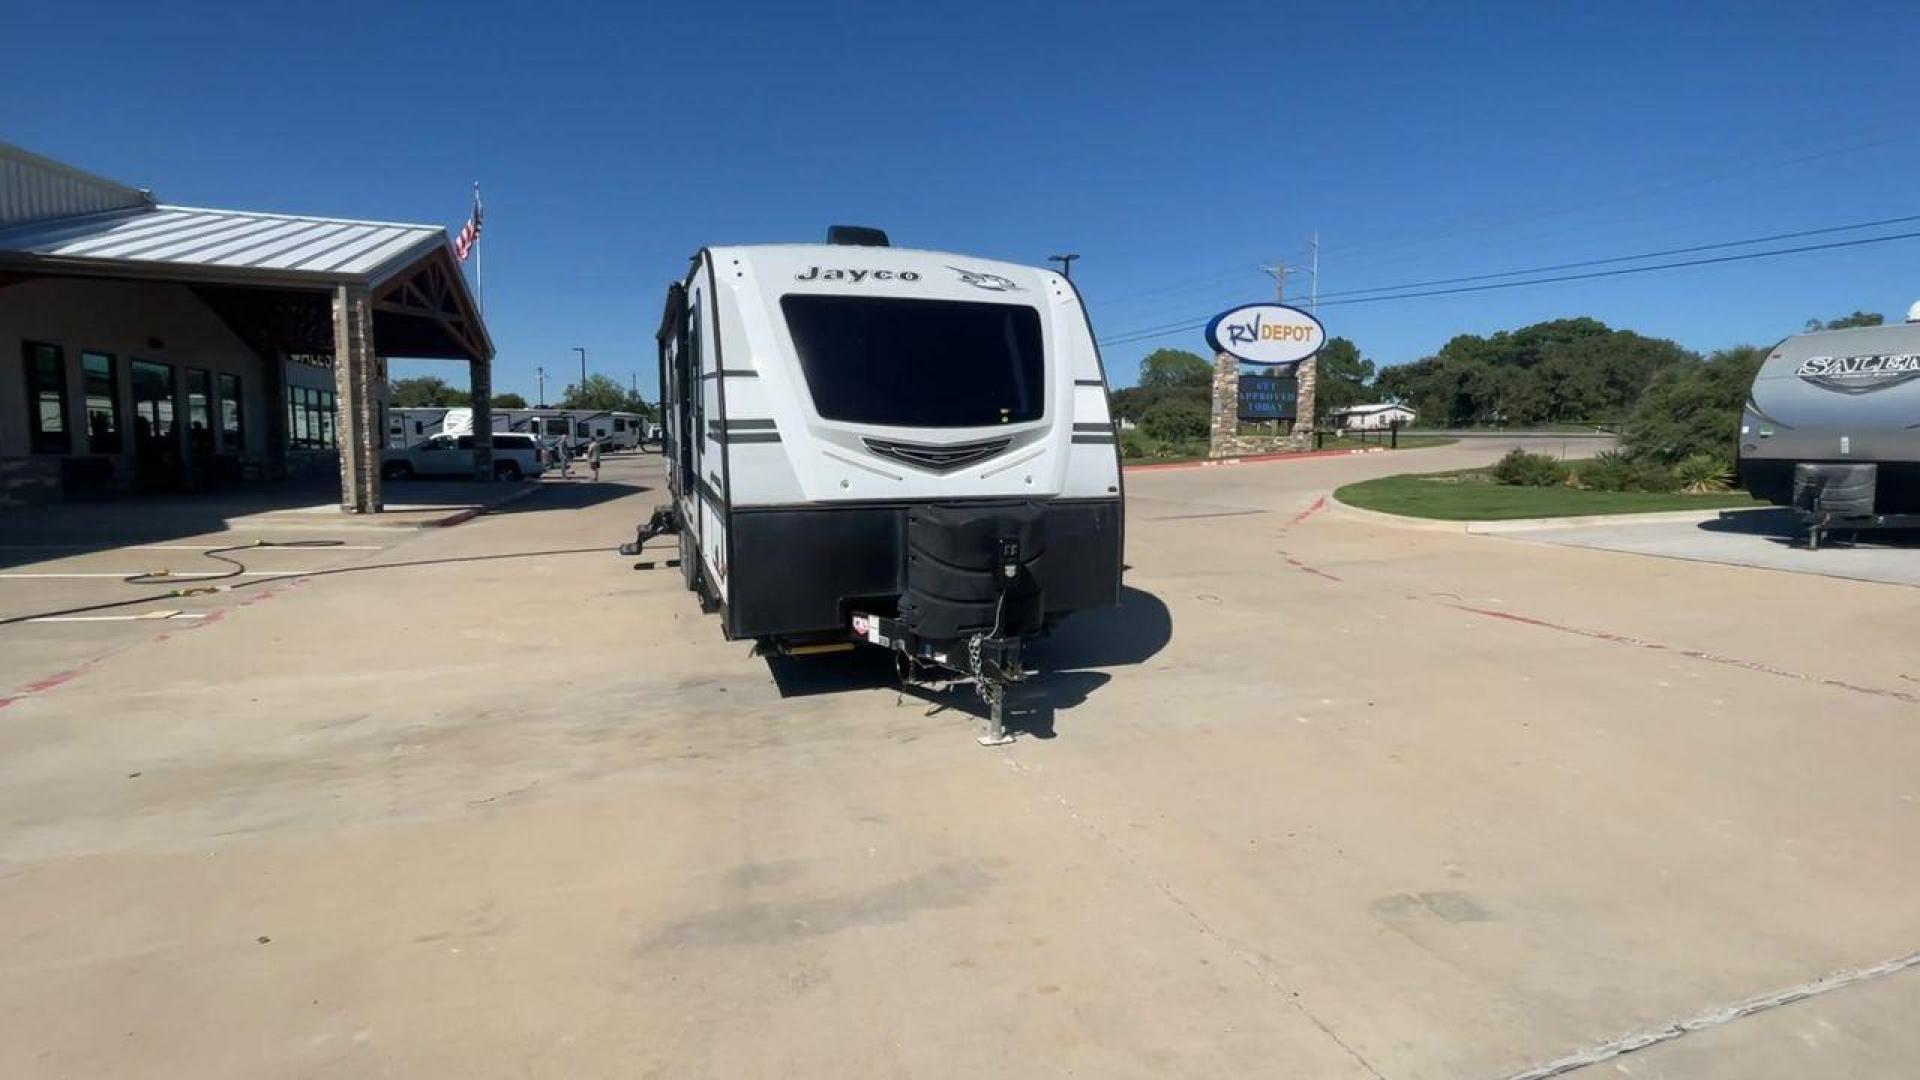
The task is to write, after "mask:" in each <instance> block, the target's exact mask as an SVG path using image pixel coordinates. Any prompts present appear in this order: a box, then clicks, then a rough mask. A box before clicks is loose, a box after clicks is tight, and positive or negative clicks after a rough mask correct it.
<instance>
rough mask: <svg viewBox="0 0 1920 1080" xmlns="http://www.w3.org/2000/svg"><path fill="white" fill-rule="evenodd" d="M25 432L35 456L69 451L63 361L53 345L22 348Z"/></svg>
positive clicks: (64, 359) (62, 357)
mask: <svg viewBox="0 0 1920 1080" xmlns="http://www.w3.org/2000/svg"><path fill="white" fill-rule="evenodd" d="M25 352H26V368H27V430H28V431H29V432H31V433H32V445H33V452H34V453H36V454H64V453H67V452H68V451H70V450H72V449H73V442H72V440H71V439H70V438H69V437H68V434H67V358H66V355H65V354H64V353H62V352H61V350H60V347H59V346H57V345H41V344H39V343H37V342H32V341H29V342H27V343H26V344H25Z"/></svg>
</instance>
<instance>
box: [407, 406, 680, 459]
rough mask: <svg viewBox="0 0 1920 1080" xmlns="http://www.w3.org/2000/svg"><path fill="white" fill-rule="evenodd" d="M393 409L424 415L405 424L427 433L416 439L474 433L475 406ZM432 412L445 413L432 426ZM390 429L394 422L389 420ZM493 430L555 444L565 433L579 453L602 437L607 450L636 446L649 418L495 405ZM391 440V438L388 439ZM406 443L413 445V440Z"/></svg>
mask: <svg viewBox="0 0 1920 1080" xmlns="http://www.w3.org/2000/svg"><path fill="white" fill-rule="evenodd" d="M391 412H392V413H399V412H406V413H410V414H411V413H419V414H421V419H414V420H410V421H409V422H408V424H407V425H406V427H407V430H408V431H410V432H413V431H415V429H421V430H423V431H424V434H420V433H418V432H415V434H414V436H413V441H414V442H418V441H419V440H420V439H422V438H425V437H426V436H428V435H433V434H437V433H439V432H442V431H444V432H447V433H449V434H454V435H470V434H472V433H473V410H472V409H469V408H464V407H456V408H451V409H405V410H400V409H395V410H391ZM432 414H443V415H441V416H440V418H439V426H438V427H437V428H436V427H433V426H432ZM388 427H389V429H392V428H393V423H392V422H391V421H390V422H389V424H388ZM493 430H495V431H515V432H524V433H526V434H528V435H532V436H534V437H536V438H538V439H539V440H540V441H541V442H542V443H543V444H545V445H547V446H552V445H553V444H554V443H557V442H559V441H560V438H561V437H562V436H566V437H567V438H569V439H571V440H573V447H574V451H575V453H576V454H584V453H586V451H587V444H588V443H590V442H592V441H593V440H595V439H599V440H600V443H601V446H602V447H603V448H604V449H608V450H637V449H639V448H640V443H641V441H642V438H643V437H644V435H645V432H646V420H645V419H644V418H643V417H641V416H640V414H638V413H630V412H618V411H607V410H593V409H495V410H493ZM389 442H391V439H390V440H389ZM405 445H409V446H410V445H412V443H411V442H409V443H407V444H405Z"/></svg>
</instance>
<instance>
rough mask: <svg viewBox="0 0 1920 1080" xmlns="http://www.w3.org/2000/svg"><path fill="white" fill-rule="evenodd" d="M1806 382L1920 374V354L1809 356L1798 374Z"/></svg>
mask: <svg viewBox="0 0 1920 1080" xmlns="http://www.w3.org/2000/svg"><path fill="white" fill-rule="evenodd" d="M1794 374H1796V375H1798V376H1800V377H1801V378H1803V379H1884V378H1887V377H1889V376H1893V375H1920V353H1891V354H1876V355H1869V356H1809V357H1807V358H1806V359H1805V360H1803V361H1801V362H1800V370H1798V371H1796V372H1794Z"/></svg>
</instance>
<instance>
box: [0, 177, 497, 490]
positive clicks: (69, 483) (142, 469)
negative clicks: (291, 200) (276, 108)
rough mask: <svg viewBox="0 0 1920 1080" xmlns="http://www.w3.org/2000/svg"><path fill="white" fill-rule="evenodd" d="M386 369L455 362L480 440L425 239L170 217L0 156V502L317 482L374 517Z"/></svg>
mask: <svg viewBox="0 0 1920 1080" xmlns="http://www.w3.org/2000/svg"><path fill="white" fill-rule="evenodd" d="M388 357H409V358H434V359H451V360H465V361H467V363H468V365H469V367H470V371H471V374H472V392H473V401H474V413H475V416H474V423H475V428H476V430H481V431H485V430H487V429H488V426H489V425H490V417H489V416H488V412H489V408H488V404H487V403H488V401H489V398H490V396H491V390H492V386H491V383H492V379H491V370H490V369H491V363H492V359H493V346H492V343H491V341H490V339H489V338H488V336H487V330H486V326H485V325H484V323H483V322H482V321H481V318H480V315H479V311H478V308H477V307H476V305H475V304H474V302H473V298H472V296H471V294H470V293H469V292H468V290H467V285H466V282H465V280H464V279H463V278H462V276H461V274H460V271H459V267H458V263H457V262H456V260H455V259H454V256H453V250H452V246H451V244H450V243H449V241H448V238H447V234H446V230H445V229H443V228H441V227H440V226H437V225H406V224H395V223H391V222H379V221H350V220H342V219H338V218H320V217H302V216H296V215H289V214H272V213H258V212H254V211H247V210H213V209H204V208H197V207H185V206H173V205H168V204H166V203H161V202H159V201H157V200H156V199H155V198H154V196H153V195H152V194H151V193H150V192H147V191H143V190H139V189H135V188H131V187H128V186H126V185H123V184H119V183H115V182H113V181H111V180H106V179H103V178H101V177H98V176H94V175H92V174H90V173H87V172H83V171H81V170H80V169H76V168H74V167H72V166H69V165H66V164H63V163H61V162H57V161H53V160H50V159H48V158H44V157H41V156H39V155H37V154H33V153H30V152H28V151H25V150H22V149H20V148H18V147H15V146H11V145H8V144H6V143H0V505H5V504H9V503H11V504H20V503H31V502H39V501H46V500H51V499H59V498H63V497H71V496H77V495H89V494H106V493H138V492H149V491H175V492H179V491H187V492H193V491H210V490H218V489H223V488H229V487H232V486H234V485H240V484H253V483H271V482H275V481H281V480H285V479H288V478H296V479H297V478H301V477H311V476H313V475H315V474H322V473H324V474H327V475H334V474H337V475H338V476H339V478H340V503H341V507H342V509H344V510H346V511H349V512H354V513H375V512H378V511H379V510H380V509H381V494H380V447H381V444H382V441H383V432H384V431H385V430H386V416H385V412H386V386H387V358H388ZM474 456H475V458H476V461H475V474H476V476H477V477H480V478H490V477H491V476H492V471H493V470H492V463H491V461H490V460H489V459H490V457H491V452H490V448H489V447H487V446H477V447H476V448H475V451H474Z"/></svg>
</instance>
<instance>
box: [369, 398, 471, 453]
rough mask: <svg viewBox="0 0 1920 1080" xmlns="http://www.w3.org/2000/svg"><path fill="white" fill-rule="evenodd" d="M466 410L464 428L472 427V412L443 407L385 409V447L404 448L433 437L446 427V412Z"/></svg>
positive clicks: (469, 428)
mask: <svg viewBox="0 0 1920 1080" xmlns="http://www.w3.org/2000/svg"><path fill="white" fill-rule="evenodd" d="M456 411H460V412H467V421H466V430H467V431H472V429H473V414H472V413H471V412H470V411H467V410H456V409H450V408H445V407H440V408H427V407H424V406H418V407H416V406H405V407H400V408H390V409H388V410H387V449H389V450H406V449H408V448H410V447H414V446H418V445H419V444H421V443H423V442H425V441H427V440H428V439H431V438H433V437H434V436H435V435H438V434H440V433H441V431H443V430H445V429H446V424H447V414H448V413H451V412H456Z"/></svg>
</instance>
